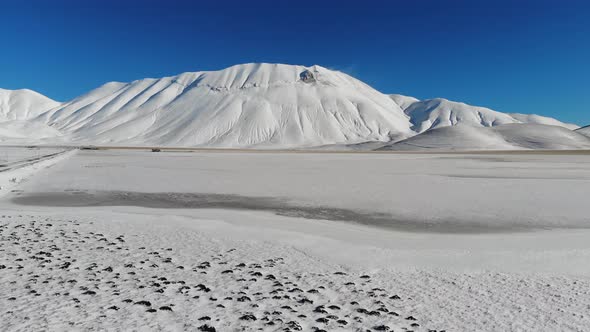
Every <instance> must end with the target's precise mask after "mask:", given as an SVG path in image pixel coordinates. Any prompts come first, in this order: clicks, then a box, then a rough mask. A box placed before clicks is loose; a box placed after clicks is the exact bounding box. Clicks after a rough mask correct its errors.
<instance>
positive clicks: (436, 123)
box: [390, 95, 578, 133]
mask: <svg viewBox="0 0 590 332" xmlns="http://www.w3.org/2000/svg"><path fill="white" fill-rule="evenodd" d="M390 97H391V98H392V99H393V100H394V101H395V102H396V103H397V104H398V105H400V107H401V108H402V109H403V110H404V112H405V113H406V114H407V115H408V116H409V117H410V122H411V123H412V129H413V130H414V131H416V132H417V133H422V132H425V131H427V130H429V129H435V128H441V127H447V126H454V125H457V124H467V125H471V126H476V127H493V126H499V125H504V124H509V123H533V124H546V125H553V126H560V127H564V128H568V129H572V130H573V129H576V128H578V126H577V125H574V124H566V123H563V122H560V121H558V120H556V119H553V118H548V117H544V116H540V115H536V114H517V113H512V114H508V113H501V112H497V111H494V110H492V109H489V108H485V107H477V106H471V105H467V104H465V103H459V102H454V101H450V100H447V99H443V98H434V99H427V100H418V99H416V98H413V97H407V96H402V95H391V96H390Z"/></svg>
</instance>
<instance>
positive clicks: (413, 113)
mask: <svg viewBox="0 0 590 332" xmlns="http://www.w3.org/2000/svg"><path fill="white" fill-rule="evenodd" d="M23 121H26V123H23ZM0 123H3V124H2V125H1V126H0V142H3V143H5V144H16V143H18V142H20V143H22V144H30V143H35V144H38V143H46V144H74V145H80V144H94V145H119V146H122V145H128V146H178V147H182V146H190V147H232V148H307V147H318V146H337V145H351V144H357V143H363V142H389V143H392V142H396V141H399V140H403V139H406V138H409V137H411V136H415V135H417V134H420V133H422V132H425V131H426V130H429V129H434V128H440V127H444V126H454V125H458V124H465V125H471V126H477V127H482V126H483V127H491V126H498V125H502V124H510V123H536V124H548V125H555V126H562V127H565V128H569V129H573V128H576V127H577V126H575V125H571V124H564V123H562V122H560V121H558V120H555V119H551V118H547V117H542V116H537V115H524V114H506V113H500V112H496V111H494V110H491V109H488V108H484V107H476V106H471V105H467V104H464V103H458V102H452V101H449V100H446V99H441V98H436V99H429V100H418V99H416V98H413V97H407V96H402V95H385V94H383V93H381V92H379V91H377V90H375V89H373V88H372V87H370V86H369V85H367V84H365V83H363V82H361V81H359V80H357V79H355V78H353V77H351V76H349V75H347V74H344V73H341V72H338V71H333V70H329V69H326V68H323V67H321V66H317V65H315V66H310V67H305V66H295V65H284V64H268V63H251V64H243V65H236V66H232V67H229V68H226V69H223V70H219V71H203V72H189V73H183V74H180V75H176V76H171V77H164V78H148V79H142V80H137V81H133V82H130V83H119V82H111V83H107V84H105V85H103V86H101V87H99V88H97V89H95V90H92V91H90V92H88V93H86V94H84V95H82V96H80V97H77V98H75V99H73V100H71V101H68V102H65V103H58V102H55V101H53V100H50V99H48V98H46V97H44V96H41V95H39V94H37V93H35V92H32V91H29V90H17V91H9V90H0ZM493 144H494V142H484V144H483V145H482V147H481V148H485V146H489V145H493ZM457 145H458V146H459V145H460V143H457Z"/></svg>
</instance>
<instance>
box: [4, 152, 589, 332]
mask: <svg viewBox="0 0 590 332" xmlns="http://www.w3.org/2000/svg"><path fill="white" fill-rule="evenodd" d="M589 182H590V156H587V155H559V156H555V155H550V154H547V155H542V154H541V155H514V154H509V155H484V156H482V155H424V154H420V155H418V154H417V155H411V154H337V155H336V154H318V153H315V154H304V153H268V152H267V153H221V152H211V153H207V152H200V153H159V154H158V153H149V152H141V151H134V152H130V151H79V152H77V153H76V154H75V155H70V156H68V157H67V158H64V159H63V160H61V161H59V162H58V163H56V164H53V165H51V167H48V168H43V169H40V170H37V171H36V172H35V173H34V174H32V175H30V176H29V177H28V178H27V179H25V180H24V181H22V182H21V183H19V184H18V186H17V187H16V188H13V190H12V191H11V192H10V193H7V194H6V195H4V196H3V198H2V201H0V211H1V212H0V285H1V286H2V287H0V313H1V317H2V318H1V319H0V330H6V331H38V330H51V331H63V330H174V331H182V330H190V331H194V330H199V329H202V330H205V331H208V330H213V329H212V328H215V329H216V330H217V331H250V330H265V331H266V330H268V331H275V330H276V331H284V330H290V331H296V330H302V331H312V330H314V329H315V330H326V331H338V330H341V331H349V330H350V331H365V330H375V331H378V330H383V331H384V330H393V331H410V330H413V331H430V330H436V331H440V330H446V331H474V330H478V331H529V330H537V331H585V330H588V329H589V328H590V316H589V315H588V311H589V309H590V287H589V286H590V264H588V263H587V262H588V261H589V259H590V241H588V239H590V229H588V225H590V219H589V217H588V214H587V212H586V210H587V209H586V208H585V206H584V205H585V204H584V202H585V200H586V199H587V197H588V193H590V191H589V189H588V188H589V187H590V186H588V185H589V184H590V183H589ZM113 193H116V196H114V197H115V198H116V199H115V200H116V201H117V202H118V203H116V204H115V203H114V202H113V201H112V200H113V196H112V195H113ZM58 194H59V195H58ZM197 194H200V195H204V194H206V195H205V197H206V198H207V199H205V200H202V197H203V196H198V195H197ZM77 195H79V196H80V197H82V198H76V199H74V198H73V197H75V196H77ZM195 195H196V196H195ZM212 195H214V196H212ZM215 195H217V196H215ZM223 195H226V196H227V197H228V198H229V201H230V202H233V203H235V205H236V206H233V207H232V206H228V205H223V204H220V203H219V201H220V200H221V199H222V198H223V197H224V196H223ZM27 197H28V199H27ZM105 197H106V198H105ZM138 197H139V198H138ZM146 197H148V198H146ZM179 197H180V198H179ZM183 197H184V198H183ZM195 197H197V198H199V197H200V198H199V199H201V200H200V201H199V202H198V204H196V205H191V204H189V203H187V200H189V201H190V199H194V198H195ZM211 197H214V198H215V199H214V200H213V203H212V204H213V205H212V208H207V206H206V203H207V202H211ZM236 197H241V198H243V197H248V199H256V200H255V203H256V204H252V202H251V201H248V202H250V203H248V204H245V203H244V200H243V199H239V200H237V201H236V200H232V199H236ZM69 198H71V199H69ZM270 198H274V200H270V201H269V199H270ZM109 200H110V201H109ZM68 201H71V202H70V203H68ZM146 201H147V203H146ZM244 204H245V205H244ZM203 205H205V206H203ZM282 205H285V206H291V207H293V206H295V207H297V209H301V210H303V211H305V213H303V214H297V213H283V212H284V211H285V210H281V206H282ZM269 206H270V207H269ZM343 210H345V211H349V212H350V211H352V212H354V213H356V214H352V216H353V217H351V218H349V219H346V218H344V217H343V216H351V215H350V214H338V213H340V212H338V213H336V214H334V211H343ZM326 211H327V212H326ZM478 211H480V213H479V214H478V213H477V212H478ZM371 213H372V214H371ZM373 214H378V215H379V216H380V217H381V219H379V222H378V223H376V222H374V220H373V219H370V218H369V219H366V220H364V221H362V220H359V221H358V222H357V221H356V220H354V216H359V215H360V216H365V215H369V216H370V215H373ZM314 216H315V217H314ZM339 216H340V217H341V218H342V219H344V220H345V221H339V220H336V219H338V217H339ZM452 216H455V218H451V217H452ZM333 219H334V220H333ZM412 223H413V224H415V225H414V227H406V226H407V225H408V224H412ZM445 228H447V231H444V232H443V231H441V229H445Z"/></svg>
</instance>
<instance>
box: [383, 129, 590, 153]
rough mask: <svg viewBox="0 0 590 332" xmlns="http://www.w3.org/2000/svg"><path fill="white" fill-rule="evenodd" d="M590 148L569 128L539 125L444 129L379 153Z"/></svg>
mask: <svg viewBox="0 0 590 332" xmlns="http://www.w3.org/2000/svg"><path fill="white" fill-rule="evenodd" d="M514 149H551V150H553V149H556V150H560V149H590V138H589V137H586V136H584V135H581V134H578V133H576V132H575V131H572V130H569V129H567V128H563V127H558V126H549V125H540V124H506V125H501V126H495V127H475V126H469V125H465V124H461V125H457V126H452V127H441V128H437V129H432V130H429V131H426V132H425V133H423V134H420V135H417V136H414V137H412V138H409V139H406V140H403V141H400V142H397V143H393V144H389V145H386V146H384V147H382V148H380V149H379V150H514Z"/></svg>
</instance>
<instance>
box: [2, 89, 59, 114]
mask: <svg viewBox="0 0 590 332" xmlns="http://www.w3.org/2000/svg"><path fill="white" fill-rule="evenodd" d="M59 105H60V103H58V102H57V101H55V100H51V99H49V98H47V97H45V96H43V95H42V94H39V93H37V92H35V91H31V90H26V89H24V90H5V89H0V122H4V121H12V120H30V119H33V118H35V117H37V116H38V115H40V114H41V113H43V112H46V111H48V110H49V109H51V108H54V107H57V106H59Z"/></svg>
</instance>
